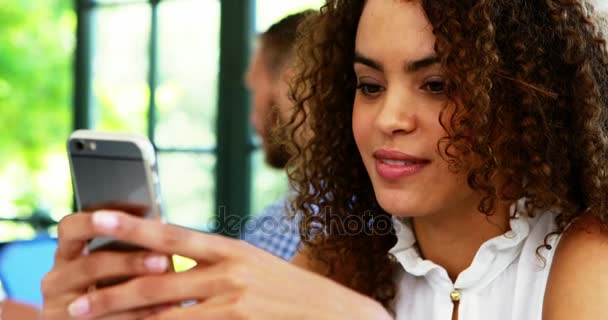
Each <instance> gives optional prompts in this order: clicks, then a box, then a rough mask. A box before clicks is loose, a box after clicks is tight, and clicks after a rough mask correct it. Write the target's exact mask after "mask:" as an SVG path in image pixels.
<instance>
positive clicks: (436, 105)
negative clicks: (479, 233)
mask: <svg viewBox="0 0 608 320" xmlns="http://www.w3.org/2000/svg"><path fill="white" fill-rule="evenodd" d="M434 44H435V37H434V35H433V28H432V26H431V24H430V23H429V21H428V20H427V18H426V15H425V13H424V10H423V8H422V6H421V4H420V3H419V2H417V1H398V0H367V1H366V4H365V7H364V9H363V13H362V15H361V20H360V22H359V26H358V29H357V36H356V45H355V47H356V49H355V50H356V52H355V61H354V69H355V73H356V78H357V87H358V89H357V92H356V96H355V102H354V106H353V133H354V137H355V141H356V143H357V147H358V148H359V152H360V154H361V157H362V159H363V163H364V164H365V168H366V169H367V172H368V174H369V176H370V178H371V181H372V184H373V187H374V192H375V195H376V198H377V199H378V202H379V204H380V206H382V208H383V209H384V210H386V211H387V212H389V213H391V214H393V215H398V216H428V215H434V214H438V213H444V212H446V211H462V210H467V211H470V210H472V209H474V208H476V207H477V204H478V203H479V196H478V194H476V193H475V192H473V191H472V190H471V189H470V188H469V187H468V186H467V184H466V179H465V175H464V174H454V173H452V172H451V171H450V170H449V169H448V163H447V162H446V160H444V159H443V158H442V156H441V155H440V154H439V152H440V151H438V150H437V142H438V141H439V139H441V138H442V137H444V136H446V132H445V130H444V129H443V127H442V126H441V124H440V123H439V114H440V112H441V110H442V109H443V108H444V107H445V106H446V105H447V98H446V96H445V94H444V84H445V76H444V72H443V71H442V68H441V65H440V64H439V63H438V61H437V57H436V54H435V51H434ZM448 109H449V107H448ZM446 112H448V111H446ZM441 152H443V151H441Z"/></svg>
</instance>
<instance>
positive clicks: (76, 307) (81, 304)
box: [68, 297, 90, 317]
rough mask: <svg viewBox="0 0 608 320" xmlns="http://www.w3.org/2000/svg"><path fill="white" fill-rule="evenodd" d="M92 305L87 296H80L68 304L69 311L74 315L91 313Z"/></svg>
mask: <svg viewBox="0 0 608 320" xmlns="http://www.w3.org/2000/svg"><path fill="white" fill-rule="evenodd" d="M89 309H90V305H89V299H87V297H80V298H78V299H76V300H75V301H74V302H72V303H70V305H69V306H68V313H69V314H70V316H72V317H80V316H83V315H85V314H87V313H89Z"/></svg>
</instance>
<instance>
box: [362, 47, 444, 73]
mask: <svg viewBox="0 0 608 320" xmlns="http://www.w3.org/2000/svg"><path fill="white" fill-rule="evenodd" d="M354 63H361V64H364V65H366V66H368V67H370V68H372V69H376V70H378V71H381V72H382V71H384V67H383V66H382V64H381V63H380V62H378V61H376V60H374V59H372V58H369V57H366V56H365V55H363V54H361V53H360V52H356V51H355V58H354ZM436 63H439V58H438V57H437V56H436V55H430V56H428V57H424V58H422V59H419V60H415V61H410V62H406V63H405V71H406V72H408V73H412V72H416V71H419V70H421V69H424V68H427V67H429V66H432V65H434V64H436Z"/></svg>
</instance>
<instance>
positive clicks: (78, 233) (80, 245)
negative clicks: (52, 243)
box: [55, 213, 95, 264]
mask: <svg viewBox="0 0 608 320" xmlns="http://www.w3.org/2000/svg"><path fill="white" fill-rule="evenodd" d="M57 234H58V237H57V251H56V253H55V264H61V263H63V262H65V261H68V260H71V259H74V258H76V257H78V256H80V255H82V251H83V249H84V246H85V245H86V243H87V241H88V240H90V239H91V238H93V237H95V228H94V227H93V223H92V222H91V214H90V213H74V214H70V215H68V216H66V217H65V218H63V219H61V221H60V222H59V225H58V226H57Z"/></svg>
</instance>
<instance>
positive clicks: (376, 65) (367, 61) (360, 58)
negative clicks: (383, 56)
mask: <svg viewBox="0 0 608 320" xmlns="http://www.w3.org/2000/svg"><path fill="white" fill-rule="evenodd" d="M353 63H361V64H364V65H366V66H368V67H370V68H372V69H376V70H378V71H380V72H382V71H384V67H383V66H382V64H381V63H380V62H378V61H375V60H374V59H372V58H368V57H366V56H364V55H362V54H361V53H360V52H357V51H355V59H354V61H353Z"/></svg>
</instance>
